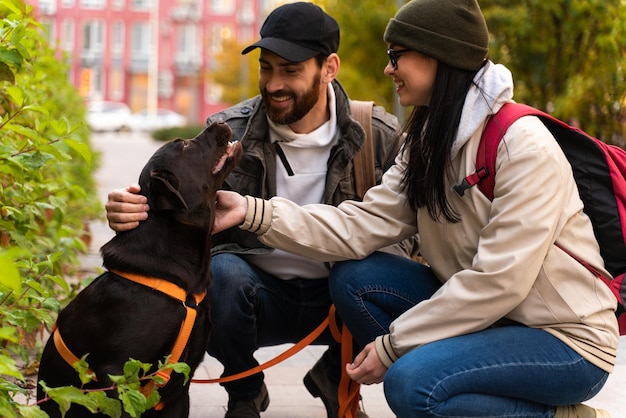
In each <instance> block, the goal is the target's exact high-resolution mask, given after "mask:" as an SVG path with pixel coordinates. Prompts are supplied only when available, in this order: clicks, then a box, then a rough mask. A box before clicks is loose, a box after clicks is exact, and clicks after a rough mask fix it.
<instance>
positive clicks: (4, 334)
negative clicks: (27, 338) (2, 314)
mask: <svg viewBox="0 0 626 418" xmlns="http://www.w3.org/2000/svg"><path fill="white" fill-rule="evenodd" d="M16 333H17V330H16V329H15V328H8V327H2V328H0V340H8V341H13V342H17V336H16Z"/></svg>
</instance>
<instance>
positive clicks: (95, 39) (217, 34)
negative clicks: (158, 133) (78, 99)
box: [30, 0, 267, 123]
mask: <svg viewBox="0 0 626 418" xmlns="http://www.w3.org/2000/svg"><path fill="white" fill-rule="evenodd" d="M30 1H31V2H32V3H34V5H35V7H36V8H37V9H38V14H39V16H38V19H39V20H40V21H41V22H42V23H43V24H44V25H45V26H46V27H47V28H48V30H49V33H50V40H51V45H55V44H56V45H58V48H59V50H60V52H59V54H61V53H65V54H66V55H67V59H68V60H69V62H70V64H71V73H70V74H69V75H68V76H69V78H70V80H71V81H72V83H74V85H76V86H77V87H78V89H79V91H80V92H81V94H82V95H83V96H84V97H85V99H86V100H111V101H118V102H124V103H126V104H128V105H129V106H130V107H131V109H132V110H133V111H137V110H139V109H142V108H146V107H159V108H167V109H172V110H175V111H177V112H179V113H181V114H183V115H185V116H187V118H188V120H189V121H192V122H197V123H204V120H205V119H206V117H207V116H208V115H210V114H212V113H214V112H216V111H218V110H220V109H222V108H223V107H224V106H225V105H224V103H222V102H221V100H220V99H221V91H220V86H217V85H214V84H212V83H211V81H210V79H209V77H208V75H209V74H210V73H211V71H212V69H214V68H215V61H216V60H215V59H214V56H215V55H216V54H218V53H219V52H220V51H221V48H222V42H223V40H225V39H228V38H235V39H238V40H240V41H241V42H247V41H249V40H253V39H255V38H256V37H257V36H258V32H259V27H260V24H261V23H262V20H263V17H264V14H263V11H264V10H266V4H265V3H267V1H264V0H30ZM153 39H156V42H152V40H153ZM237 67H238V66H237Z"/></svg>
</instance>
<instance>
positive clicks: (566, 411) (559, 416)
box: [554, 403, 611, 418]
mask: <svg viewBox="0 0 626 418" xmlns="http://www.w3.org/2000/svg"><path fill="white" fill-rule="evenodd" d="M554 418H611V414H609V412H608V411H606V410H604V409H596V408H593V407H591V406H589V405H585V404H582V403H579V404H576V405H565V406H557V407H556V412H555V413H554Z"/></svg>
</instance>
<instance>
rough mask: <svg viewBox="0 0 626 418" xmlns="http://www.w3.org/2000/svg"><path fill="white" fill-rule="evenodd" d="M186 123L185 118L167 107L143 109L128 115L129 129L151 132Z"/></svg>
mask: <svg viewBox="0 0 626 418" xmlns="http://www.w3.org/2000/svg"><path fill="white" fill-rule="evenodd" d="M185 125H187V118H186V117H185V116H183V115H181V114H180V113H176V112H174V111H173V110H169V109H155V110H154V111H150V110H149V109H143V110H140V111H139V112H136V113H133V114H132V115H131V116H130V124H129V127H130V130H131V131H145V132H151V131H156V130H157V129H164V128H174V127H178V126H185Z"/></svg>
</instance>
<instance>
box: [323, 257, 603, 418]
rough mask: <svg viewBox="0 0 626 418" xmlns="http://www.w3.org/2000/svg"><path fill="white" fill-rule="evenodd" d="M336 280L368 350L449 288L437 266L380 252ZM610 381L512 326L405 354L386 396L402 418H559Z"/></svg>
mask: <svg viewBox="0 0 626 418" xmlns="http://www.w3.org/2000/svg"><path fill="white" fill-rule="evenodd" d="M329 280H330V292H331V296H332V299H333V302H334V303H335V305H336V307H337V313H338V314H339V316H341V317H342V318H343V320H344V322H345V323H346V325H347V326H348V328H349V329H350V330H351V331H352V334H353V335H354V337H355V339H356V341H357V342H358V344H359V345H361V346H364V345H365V344H367V343H369V342H371V341H373V340H374V339H375V338H376V336H378V335H381V334H386V333H388V332H389V325H390V323H391V322H392V321H393V320H394V319H395V318H397V317H398V316H399V315H400V314H402V313H403V312H405V311H406V310H407V309H409V308H411V307H412V306H414V305H415V304H417V303H419V302H420V301H422V300H424V299H427V298H429V297H430V296H431V295H432V294H433V293H434V292H436V291H437V289H438V288H439V287H440V286H441V283H440V282H439V280H437V279H436V277H435V276H434V275H433V273H432V271H431V269H430V268H429V267H426V266H424V265H422V264H420V263H417V262H414V261H412V260H407V259H403V258H401V257H397V256H394V255H390V254H384V253H380V252H379V253H374V254H373V255H371V256H370V257H368V258H366V259H364V260H361V261H346V262H341V263H337V264H336V265H335V266H334V267H333V269H332V270H331V274H330V279H329ZM485 309H489V307H488V306H485ZM607 377H608V374H607V373H606V372H604V371H603V370H601V369H599V368H598V367H596V366H594V365H592V364H591V363H589V362H588V361H586V360H584V359H583V358H582V357H581V356H580V355H579V354H577V353H576V352H575V351H573V350H572V349H571V348H569V347H568V346H567V345H565V344H564V343H563V342H561V341H560V340H558V339H557V338H555V337H554V336H552V335H551V334H549V333H547V332H545V331H542V330H539V329H533V328H529V327H525V326H522V325H511V326H503V327H496V328H489V329H486V330H483V331H479V332H475V333H472V334H467V335H462V336H458V337H453V338H448V339H444V340H440V341H435V342H432V343H430V344H426V345H423V346H421V347H418V348H416V349H414V350H412V351H410V352H408V353H406V354H404V355H403V356H402V357H400V359H399V360H398V361H396V362H395V363H394V364H393V365H392V366H391V367H390V368H389V370H388V371H387V374H386V375H385V380H384V390H385V396H386V398H387V402H388V403H389V406H390V407H391V409H392V410H393V412H394V413H395V414H396V415H397V416H398V417H399V418H404V417H407V418H408V417H439V418H441V417H483V418H485V417H553V416H554V409H555V408H554V406H555V405H571V404H577V403H580V402H582V401H585V400H587V399H590V398H591V397H593V396H594V395H595V394H597V393H598V392H599V391H600V389H601V388H602V386H603V385H604V383H605V382H606V379H607Z"/></svg>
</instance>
